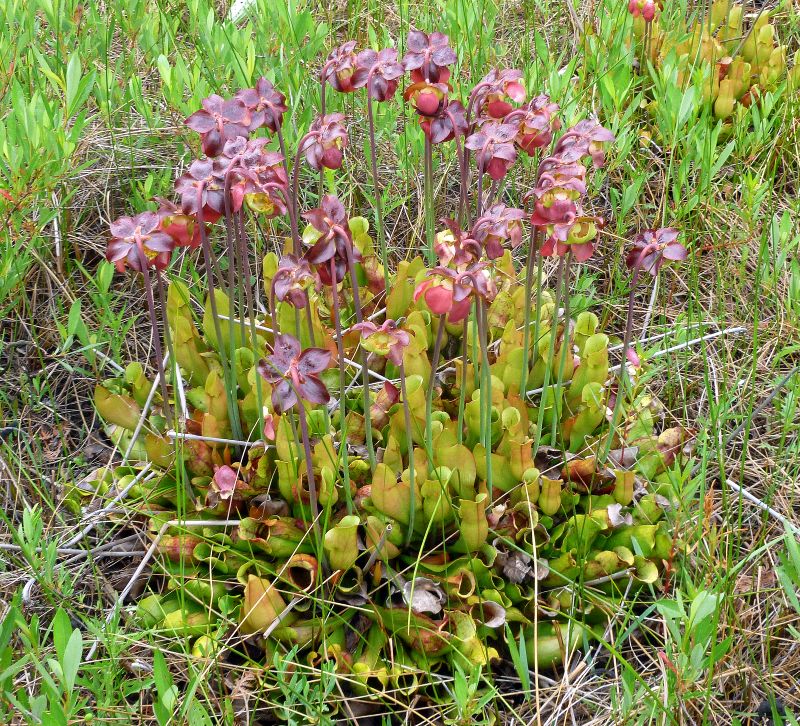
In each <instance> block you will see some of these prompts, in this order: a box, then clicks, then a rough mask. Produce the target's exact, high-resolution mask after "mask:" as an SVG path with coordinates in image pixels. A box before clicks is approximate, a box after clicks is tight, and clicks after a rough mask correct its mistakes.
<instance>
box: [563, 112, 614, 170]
mask: <svg viewBox="0 0 800 726" xmlns="http://www.w3.org/2000/svg"><path fill="white" fill-rule="evenodd" d="M613 140H614V134H612V133H611V132H610V131H609V130H608V129H607V128H604V127H603V126H601V125H600V124H599V123H597V121H595V120H594V119H588V118H587V119H584V120H583V121H579V122H578V123H577V124H575V125H574V126H573V127H572V128H570V129H568V130H567V132H566V133H565V134H564V135H563V136H562V137H561V138H560V139H559V140H558V141H557V142H556V147H555V149H554V150H553V156H560V157H561V158H562V159H563V160H564V161H577V160H578V159H581V158H583V157H584V156H591V157H592V163H593V164H594V167H595V168H596V169H597V168H599V167H601V166H603V164H604V163H605V159H606V157H605V152H604V149H605V145H606V144H608V143H611V142H612V141H613Z"/></svg>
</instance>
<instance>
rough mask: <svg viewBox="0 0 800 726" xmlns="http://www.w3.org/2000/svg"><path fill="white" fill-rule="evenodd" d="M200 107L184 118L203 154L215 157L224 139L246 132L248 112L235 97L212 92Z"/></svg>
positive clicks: (247, 128) (249, 119)
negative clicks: (197, 137)
mask: <svg viewBox="0 0 800 726" xmlns="http://www.w3.org/2000/svg"><path fill="white" fill-rule="evenodd" d="M201 103H202V106H203V108H202V109H201V110H200V111H195V112H194V113H193V114H192V115H191V116H189V118H187V119H186V121H185V123H186V125H187V126H188V127H189V128H190V129H192V130H193V131H197V133H198V134H200V137H201V139H202V141H201V144H202V147H203V153H205V154H206V155H207V156H216V155H217V154H219V153H220V152H221V151H222V148H223V147H224V146H225V142H226V141H230V140H231V139H235V138H236V137H237V136H248V135H249V133H250V128H249V127H250V122H251V118H250V111H248V110H247V106H245V104H244V102H243V101H242V100H241V99H239V98H231V99H228V100H225V99H224V98H222V96H218V95H217V94H215V93H212V94H211V95H210V96H209V97H208V98H204V99H203V100H202V102H201Z"/></svg>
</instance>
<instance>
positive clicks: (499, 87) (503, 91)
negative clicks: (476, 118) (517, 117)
mask: <svg viewBox="0 0 800 726" xmlns="http://www.w3.org/2000/svg"><path fill="white" fill-rule="evenodd" d="M521 79H522V71H518V70H514V69H512V68H504V69H503V70H496V69H495V70H492V71H490V72H489V73H488V74H486V75H485V76H484V77H483V79H482V80H481V82H480V84H478V85H481V86H485V88H484V89H482V91H481V92H480V96H481V111H482V112H483V114H485V115H486V116H489V117H491V118H496V119H502V118H504V117H506V116H508V114H509V113H511V111H513V110H514V107H513V106H512V105H511V102H512V101H513V102H515V103H522V102H523V101H524V100H525V96H526V91H525V86H524V85H523V84H522V82H521Z"/></svg>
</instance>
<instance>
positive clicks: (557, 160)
mask: <svg viewBox="0 0 800 726" xmlns="http://www.w3.org/2000/svg"><path fill="white" fill-rule="evenodd" d="M559 192H563V193H564V194H563V195H566V196H568V197H569V198H570V199H578V198H579V197H580V196H582V195H583V194H585V193H586V167H585V166H584V165H583V164H581V163H580V162H579V161H571V162H565V161H564V160H563V159H562V158H561V157H558V156H548V157H547V158H546V159H544V160H543V161H542V163H541V164H539V176H538V178H537V180H536V187H535V188H534V190H533V194H534V196H535V197H536V198H537V199H539V200H541V201H542V202H543V203H545V204H547V202H548V199H550V198H555V197H557V196H558V193H559ZM563 195H562V196H563Z"/></svg>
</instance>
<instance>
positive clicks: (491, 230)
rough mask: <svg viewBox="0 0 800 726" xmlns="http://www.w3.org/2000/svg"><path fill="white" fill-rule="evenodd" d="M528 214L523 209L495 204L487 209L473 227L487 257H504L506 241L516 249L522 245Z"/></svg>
mask: <svg viewBox="0 0 800 726" xmlns="http://www.w3.org/2000/svg"><path fill="white" fill-rule="evenodd" d="M525 217H527V214H526V213H525V212H524V211H523V210H522V209H516V208H515V207H507V206H506V205H505V204H500V203H498V204H495V205H493V206H491V207H489V209H487V210H486V211H485V212H484V213H483V216H482V217H480V218H479V219H478V220H477V221H476V222H475V224H474V225H473V227H472V234H473V236H474V237H475V239H476V240H478V242H480V244H481V245H482V246H483V249H484V250H485V251H486V257H488V258H489V259H490V260H496V259H497V258H498V257H502V256H503V253H504V251H505V248H504V244H505V242H506V241H508V242H510V243H511V248H512V249H516V248H517V247H519V245H520V244H521V243H522V220H523V219H525Z"/></svg>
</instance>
